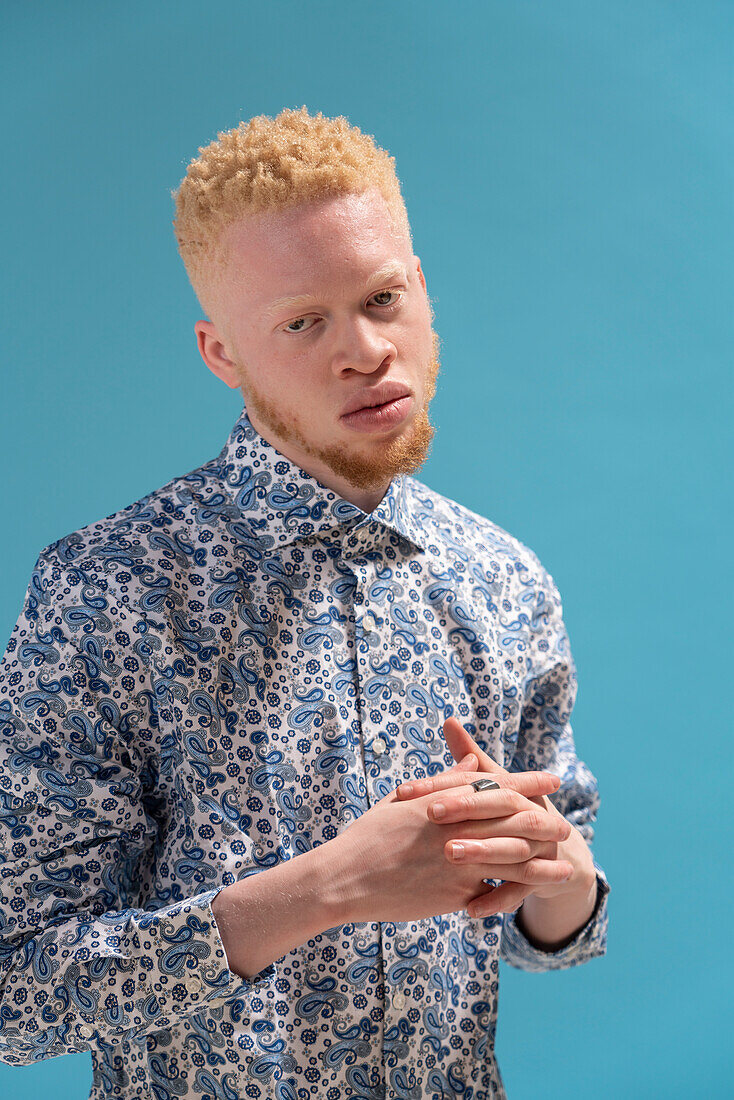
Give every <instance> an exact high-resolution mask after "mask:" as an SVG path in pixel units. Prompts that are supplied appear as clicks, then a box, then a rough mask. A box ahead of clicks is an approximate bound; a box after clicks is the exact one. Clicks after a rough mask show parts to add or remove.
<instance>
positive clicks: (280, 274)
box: [174, 107, 439, 511]
mask: <svg viewBox="0 0 734 1100" xmlns="http://www.w3.org/2000/svg"><path fill="white" fill-rule="evenodd" d="M199 151H200V154H201V156H200V157H199V158H198V159H197V160H195V161H192V163H191V164H190V165H189V167H188V171H187V174H186V177H185V178H184V180H183V181H182V183H181V186H180V188H179V190H178V192H177V193H176V194H175V198H176V211H177V213H176V219H175V221H174V227H175V231H176V237H177V240H178V244H179V250H180V252H181V256H182V258H183V260H184V264H185V266H186V270H187V272H188V275H189V278H190V280H191V284H192V286H193V288H194V291H195V293H196V295H197V297H198V299H199V301H200V303H201V305H202V307H203V308H204V310H205V312H206V313H207V314H208V315H209V317H210V318H211V320H209V321H197V323H196V325H195V331H196V334H197V339H198V346H199V351H200V352H201V355H202V358H203V359H204V361H205V363H206V364H207V366H208V367H209V369H210V370H212V371H213V373H214V374H216V375H217V376H218V377H219V378H221V379H222V380H223V381H224V382H225V383H226V384H227V385H228V386H230V387H231V388H235V387H239V388H240V389H241V391H242V395H243V398H244V400H245V404H246V406H247V413H248V416H249V417H250V420H251V421H252V423H253V425H254V427H255V428H256V429H257V431H258V432H260V434H261V435H262V436H263V437H264V438H265V439H267V440H268V441H269V442H270V443H272V444H273V446H274V447H275V448H276V449H277V450H279V451H280V452H281V453H282V454H284V455H286V456H287V457H288V458H290V459H291V460H292V461H294V462H296V463H297V465H299V466H300V467H301V468H302V469H304V470H307V471H308V472H309V473H311V474H313V476H314V477H316V478H318V479H319V480H320V481H321V482H322V483H323V484H325V485H327V486H329V487H330V488H332V489H334V491H336V492H338V493H339V494H340V495H342V496H344V497H345V499H348V500H352V501H353V502H354V503H356V504H358V505H359V506H360V507H361V508H363V510H365V511H372V510H373V509H374V507H376V505H377V504H378V503H379V501H380V500H381V499H382V496H383V495H384V493H385V491H386V489H387V487H388V485H389V483H390V481H391V479H392V478H393V477H395V476H396V475H397V474H400V473H412V472H414V471H415V470H417V469H418V468H419V467H420V466H421V465H422V464H423V462H424V461H425V458H426V456H427V454H428V450H429V447H430V443H431V440H432V438H433V434H434V430H433V427H432V425H431V423H430V421H429V419H428V406H429V404H430V401H431V399H432V398H433V396H434V393H435V382H436V377H437V374H438V371H439V338H438V336H437V334H436V333H435V332H434V330H433V327H432V321H433V309H432V307H431V303H430V300H429V298H428V294H427V288H426V283H425V279H424V277H423V272H422V270H421V266H420V260H419V259H418V257H417V256H414V255H413V249H412V240H411V235H410V228H409V225H408V219H407V213H406V211H405V205H404V203H403V200H402V196H401V194H400V185H399V183H398V180H397V177H396V176H395V171H394V167H393V164H394V161H393V158H392V157H388V156H387V154H386V153H385V152H384V151H383V150H381V149H378V148H377V147H376V146H375V144H374V142H373V140H372V139H371V138H370V137H368V136H366V135H363V134H362V133H361V132H360V131H359V130H358V129H356V128H350V127H349V126H348V124H347V122H346V120H345V119H344V118H337V119H325V118H323V116H322V115H320V114H319V115H317V116H316V117H315V118H311V117H309V116H308V114H307V113H306V110H305V107H304V108H303V109H302V110H301V111H290V110H285V111H283V112H282V113H281V114H280V115H278V116H277V117H276V118H275V119H269V118H267V117H266V116H258V117H257V118H254V119H251V120H250V122H249V123H248V124H247V125H245V124H244V123H241V124H240V126H239V127H238V128H237V129H235V130H231V131H229V132H228V133H222V134H219V135H218V141H217V142H214V143H212V144H211V145H210V146H208V147H206V148H205V149H200V150H199ZM286 297H289V298H290V297H297V298H298V299H299V300H298V301H296V302H292V303H288V302H279V300H280V299H283V298H286ZM391 382H396V383H399V384H400V385H401V386H402V387H403V388H404V389H405V390H406V391H408V392H409V393H410V395H411V396H410V399H409V400H408V401H406V402H403V403H402V406H401V408H402V411H403V413H404V415H403V417H402V419H399V420H397V421H395V422H393V423H392V424H390V425H388V426H380V427H378V430H376V431H374V430H373V431H367V430H366V426H365V425H364V424H356V423H355V422H354V420H352V421H345V420H344V419H343V417H342V414H343V412H344V410H345V408H346V407H347V406H350V407H351V406H353V404H354V401H355V400H356V399H357V398H359V399H361V398H362V396H363V395H364V400H365V403H366V402H367V401H370V400H372V399H371V396H370V395H371V393H372V391H374V390H375V389H376V387H378V386H380V385H381V384H383V383H391ZM378 396H379V395H378Z"/></svg>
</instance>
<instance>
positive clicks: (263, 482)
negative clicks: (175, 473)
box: [215, 407, 427, 556]
mask: <svg viewBox="0 0 734 1100" xmlns="http://www.w3.org/2000/svg"><path fill="white" fill-rule="evenodd" d="M215 466H216V467H217V468H218V473H219V476H220V478H221V480H222V482H223V484H224V488H225V490H226V492H227V494H228V496H229V497H230V498H231V499H232V500H233V502H234V504H235V506H236V507H237V509H238V511H239V512H240V513H242V514H243V515H244V516H245V517H246V518H247V520H248V523H249V524H250V526H251V527H252V529H253V530H254V532H255V534H256V535H257V537H258V541H263V540H264V541H265V543H266V546H268V547H270V546H273V547H276V548H277V547H280V546H284V545H287V544H289V543H294V542H298V541H299V540H301V539H307V538H310V537H312V536H313V535H316V534H317V535H321V536H324V537H326V538H327V539H328V538H331V539H335V540H337V541H339V542H340V543H341V545H342V547H343V549H344V550H345V552H346V554H347V556H349V555H350V554H353V555H358V554H360V553H361V552H362V551H364V550H367V549H370V548H372V547H374V546H376V545H377V544H379V543H380V542H381V541H382V540H383V539H384V536H385V532H386V531H393V532H395V533H396V534H398V535H400V536H402V537H403V538H405V539H407V540H408V541H409V542H410V543H412V544H413V546H415V547H417V548H418V549H419V550H425V549H426V545H427V532H426V531H425V530H423V525H421V524H420V522H419V521H418V519H417V518H416V507H415V505H414V504H412V487H413V479H412V478H410V477H409V476H408V475H406V474H400V475H399V476H397V477H394V478H393V479H392V481H391V482H390V485H389V487H388V490H387V492H386V493H385V496H384V497H383V498H382V500H381V501H380V503H379V504H378V506H377V507H376V508H375V510H374V511H373V512H363V511H362V509H361V508H359V507H358V506H357V505H356V504H352V502H351V501H348V500H345V499H344V498H343V497H341V496H339V494H338V493H336V492H334V491H333V490H332V489H328V488H327V487H326V486H325V485H322V484H321V482H320V481H318V480H317V478H315V477H313V475H312V474H309V473H307V472H306V471H305V470H302V469H301V467H300V466H297V465H296V463H295V462H292V461H291V459H289V458H286V456H285V455H284V454H281V452H280V451H278V450H276V448H275V447H274V446H273V445H272V444H271V443H269V442H268V440H267V439H265V438H264V437H263V436H261V435H260V433H259V432H258V431H257V430H256V428H255V427H254V426H253V424H252V421H251V420H250V418H249V416H248V415H247V409H246V408H244V407H243V409H242V412H241V414H240V415H239V416H238V418H237V420H236V421H235V424H234V427H233V428H232V431H231V432H230V434H229V438H228V439H227V442H226V443H225V445H224V447H223V448H222V450H221V452H220V454H219V456H218V458H217V459H216V460H215Z"/></svg>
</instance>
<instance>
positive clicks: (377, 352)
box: [332, 317, 398, 374]
mask: <svg viewBox="0 0 734 1100" xmlns="http://www.w3.org/2000/svg"><path fill="white" fill-rule="evenodd" d="M335 333H336V334H335V338H334V350H333V353H332V366H333V369H334V373H335V374H344V372H345V371H348V370H356V371H360V373H362V374H372V372H373V371H376V370H379V368H380V367H381V366H382V365H383V364H384V363H388V364H389V363H391V362H392V361H393V359H395V358H396V357H397V354H398V351H397V348H396V347H395V345H394V344H393V342H392V341H391V340H389V339H388V338H387V337H386V336H385V334H384V332H380V330H379V328H378V327H377V326H376V324H375V322H374V321H373V320H371V319H370V318H369V317H357V318H350V319H349V320H348V321H345V322H344V323H343V324H341V325H339V326H337V327H336V329H335Z"/></svg>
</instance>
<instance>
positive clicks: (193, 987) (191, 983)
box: [184, 978, 201, 993]
mask: <svg viewBox="0 0 734 1100" xmlns="http://www.w3.org/2000/svg"><path fill="white" fill-rule="evenodd" d="M184 985H185V986H186V988H187V989H189V990H190V991H191V992H192V993H196V992H198V990H199V989H200V988H201V982H200V981H199V979H198V978H187V979H186V981H185V982H184Z"/></svg>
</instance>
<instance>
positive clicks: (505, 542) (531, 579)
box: [406, 477, 552, 587]
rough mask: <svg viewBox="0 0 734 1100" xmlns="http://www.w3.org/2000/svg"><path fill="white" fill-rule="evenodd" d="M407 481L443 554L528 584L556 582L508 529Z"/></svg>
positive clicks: (417, 512) (419, 512)
mask: <svg viewBox="0 0 734 1100" xmlns="http://www.w3.org/2000/svg"><path fill="white" fill-rule="evenodd" d="M406 480H407V484H408V491H409V493H410V497H411V506H412V508H413V509H414V515H415V516H416V517H417V518H418V519H419V520H420V522H421V524H422V525H423V527H424V528H425V529H427V530H429V531H430V532H431V536H432V538H433V540H434V541H435V543H436V544H437V547H438V548H439V549H440V550H441V551H442V552H444V553H446V554H447V555H449V556H450V557H457V556H458V557H460V558H463V559H465V560H467V559H468V558H472V559H474V560H475V561H478V562H481V563H482V564H483V565H484V566H485V567H488V566H491V567H492V568H493V571H494V572H495V573H496V572H497V571H498V570H500V571H501V572H502V573H504V574H505V576H506V577H508V578H510V577H514V578H519V579H520V580H521V581H522V582H523V583H524V584H525V585H532V586H534V587H535V586H537V585H539V584H543V585H545V584H547V583H548V581H549V580H551V579H552V578H550V574H549V573H548V572H547V570H546V569H545V568H544V566H543V565H542V563H541V561H540V559H539V558H538V556H537V554H536V553H535V552H534V551H533V550H532V549H531V548H530V547H529V546H527V545H526V544H525V543H524V542H522V541H521V540H520V539H519V538H517V537H516V536H515V535H512V534H510V532H509V531H507V530H505V528H504V527H500V525H499V524H498V523H495V522H494V521H493V520H491V519H489V518H488V517H487V516H483V515H480V514H479V513H478V512H473V511H472V510H471V509H470V508H467V507H466V506H465V505H463V504H460V503H458V501H455V500H452V499H451V498H450V497H447V496H444V495H443V494H442V493H439V492H437V491H436V490H435V489H431V488H430V487H429V486H428V485H425V484H424V483H423V482H421V481H418V480H417V479H416V478H413V477H410V478H407V479H406Z"/></svg>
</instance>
